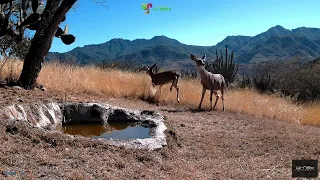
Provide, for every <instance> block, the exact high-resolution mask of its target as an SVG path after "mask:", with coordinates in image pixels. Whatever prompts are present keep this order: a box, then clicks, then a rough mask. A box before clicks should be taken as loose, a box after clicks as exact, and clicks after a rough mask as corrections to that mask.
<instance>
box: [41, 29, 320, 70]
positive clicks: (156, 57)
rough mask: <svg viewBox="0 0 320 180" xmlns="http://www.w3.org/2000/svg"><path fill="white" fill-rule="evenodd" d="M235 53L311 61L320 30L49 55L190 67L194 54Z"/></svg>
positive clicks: (319, 47) (239, 57) (121, 44)
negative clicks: (199, 43)
mask: <svg viewBox="0 0 320 180" xmlns="http://www.w3.org/2000/svg"><path fill="white" fill-rule="evenodd" d="M226 45H228V48H229V50H234V51H235V60H236V61H237V62H240V63H250V62H254V61H265V60H287V59H290V58H293V57H300V58H302V59H305V60H311V59H314V58H316V57H319V56H320V29H318V28H306V27H301V28H297V29H293V30H288V29H285V28H283V27H282V26H275V27H272V28H270V29H269V30H267V31H266V32H263V33H261V34H258V35H256V36H253V37H250V36H228V37H226V38H225V39H224V40H223V41H221V42H219V43H218V44H217V45H215V46H192V45H186V44H183V43H180V42H179V41H177V40H175V39H171V38H168V37H166V36H155V37H154V38H152V39H149V40H147V39H136V40H133V41H130V40H124V39H119V38H117V39H112V40H110V41H108V42H106V43H102V44H96V45H86V46H84V47H77V48H75V49H73V50H71V51H69V52H66V53H49V54H48V56H47V59H48V60H53V59H59V60H60V61H73V62H77V63H80V64H89V63H100V62H112V61H125V62H129V63H134V64H151V63H154V62H157V63H158V64H159V65H161V66H188V65H190V64H192V61H190V54H191V53H193V54H196V55H198V56H200V55H204V54H206V55H207V57H208V59H209V60H214V59H215V51H216V49H218V51H220V50H221V49H223V50H224V47H225V46H226Z"/></svg>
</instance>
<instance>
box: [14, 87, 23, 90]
mask: <svg viewBox="0 0 320 180" xmlns="http://www.w3.org/2000/svg"><path fill="white" fill-rule="evenodd" d="M12 89H15V90H23V88H22V87H20V86H12Z"/></svg>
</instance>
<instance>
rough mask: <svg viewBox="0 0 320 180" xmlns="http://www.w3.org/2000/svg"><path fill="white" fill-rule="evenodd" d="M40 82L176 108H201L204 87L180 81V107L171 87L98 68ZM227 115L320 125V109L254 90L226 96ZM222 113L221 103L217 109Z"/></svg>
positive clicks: (16, 66)
mask: <svg viewBox="0 0 320 180" xmlns="http://www.w3.org/2000/svg"><path fill="white" fill-rule="evenodd" d="M21 69H22V63H21V62H20V61H9V63H7V64H6V65H5V67H4V68H3V69H2V72H1V77H2V79H4V78H5V77H9V76H12V77H18V75H19V73H20V71H21ZM38 82H39V83H40V84H42V85H44V86H45V87H46V88H47V90H49V91H56V92H63V93H66V94H72V93H89V94H94V95H105V96H106V97H116V98H130V99H137V100H138V99H140V100H147V101H149V102H154V103H159V104H161V105H169V106H174V107H177V108H192V109H195V108H197V107H198V103H199V101H200V97H201V91H202V87H201V84H200V81H199V80H198V79H181V80H180V81H179V86H180V104H178V103H177V102H176V99H175V97H176V91H175V89H173V91H172V92H170V91H169V87H170V85H166V86H163V88H162V93H159V90H158V87H157V88H153V87H152V86H151V79H150V77H149V76H148V75H147V74H146V73H143V72H142V73H133V72H124V71H120V70H114V69H110V70H102V69H99V68H96V67H90V66H86V67H76V66H71V65H62V64H59V63H48V64H45V65H44V66H43V69H42V71H41V73H40V76H39V79H38ZM202 107H203V108H207V109H208V108H209V92H207V93H206V97H205V99H204V102H203V106H202ZM225 107H226V110H227V111H232V112H239V113H246V114H249V115H254V116H263V117H270V118H276V119H281V120H286V121H291V122H296V123H300V124H311V125H320V105H319V104H315V103H314V104H304V105H297V104H294V103H293V102H291V100H290V99H284V98H280V97H277V96H275V95H266V94H259V93H257V92H256V91H254V90H251V89H233V90H230V91H226V92H225ZM217 108H218V110H221V101H219V102H218V105H217Z"/></svg>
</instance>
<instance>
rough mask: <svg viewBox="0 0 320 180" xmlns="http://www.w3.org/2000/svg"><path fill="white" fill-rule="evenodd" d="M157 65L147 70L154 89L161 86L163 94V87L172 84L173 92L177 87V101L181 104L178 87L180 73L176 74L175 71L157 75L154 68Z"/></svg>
mask: <svg viewBox="0 0 320 180" xmlns="http://www.w3.org/2000/svg"><path fill="white" fill-rule="evenodd" d="M156 65H157V64H156V63H155V64H154V65H153V66H151V67H150V68H149V67H146V68H147V73H148V74H149V75H150V77H151V80H152V85H153V87H155V86H157V85H159V86H160V93H161V87H162V86H163V85H165V84H167V83H170V82H172V84H171V87H170V91H172V87H175V88H176V90H177V101H178V103H179V102H180V99H179V86H178V81H179V78H180V76H181V75H180V73H178V72H175V71H164V72H160V73H155V72H154V68H155V67H156Z"/></svg>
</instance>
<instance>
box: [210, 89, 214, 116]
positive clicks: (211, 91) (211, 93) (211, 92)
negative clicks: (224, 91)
mask: <svg viewBox="0 0 320 180" xmlns="http://www.w3.org/2000/svg"><path fill="white" fill-rule="evenodd" d="M212 95H213V90H210V111H211V110H212Z"/></svg>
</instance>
